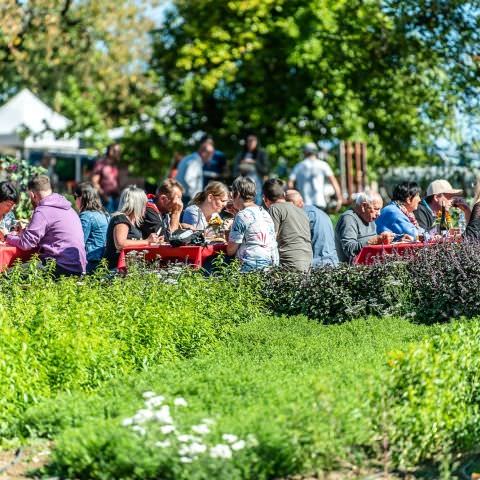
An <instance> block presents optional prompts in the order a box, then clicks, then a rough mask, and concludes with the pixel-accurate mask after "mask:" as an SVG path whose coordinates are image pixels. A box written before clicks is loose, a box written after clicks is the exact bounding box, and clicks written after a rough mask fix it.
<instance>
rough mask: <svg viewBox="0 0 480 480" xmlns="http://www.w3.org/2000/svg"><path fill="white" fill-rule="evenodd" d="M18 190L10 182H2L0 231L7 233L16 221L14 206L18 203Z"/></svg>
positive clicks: (0, 191)
mask: <svg viewBox="0 0 480 480" xmlns="http://www.w3.org/2000/svg"><path fill="white" fill-rule="evenodd" d="M18 199H19V196H18V191H17V189H16V188H15V186H14V185H13V183H10V182H0V233H2V234H3V235H6V234H7V233H8V232H10V230H11V229H12V227H13V226H14V223H15V215H14V214H13V212H12V208H13V207H14V206H15V205H16V204H17V203H18Z"/></svg>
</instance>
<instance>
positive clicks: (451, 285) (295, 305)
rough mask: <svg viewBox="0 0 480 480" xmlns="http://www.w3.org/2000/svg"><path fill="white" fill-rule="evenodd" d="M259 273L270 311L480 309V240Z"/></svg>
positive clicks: (432, 315)
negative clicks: (360, 261)
mask: <svg viewBox="0 0 480 480" xmlns="http://www.w3.org/2000/svg"><path fill="white" fill-rule="evenodd" d="M260 278H261V281H262V282H263V290H264V292H266V297H267V299H268V306H269V307H270V309H271V310H272V311H274V312H276V313H280V314H284V313H285V314H289V315H296V314H305V315H307V316H308V317H309V318H313V319H317V320H319V321H321V322H323V323H337V322H342V321H346V320H352V319H354V318H358V317H364V316H368V315H379V316H382V315H402V316H407V317H412V318H415V319H416V320H417V321H421V322H424V323H435V322H439V321H446V320H448V319H451V318H456V317H458V316H466V317H469V318H471V317H473V316H475V315H477V314H478V312H479V311H480V297H479V296H478V295H477V291H476V290H477V285H478V284H479V283H480V244H478V243H473V242H464V243H445V244H437V245H433V246H428V247H426V248H423V249H419V250H418V251H417V252H416V253H415V255H413V256H411V257H410V258H408V259H406V258H402V257H396V256H390V257H387V258H385V259H384V261H383V262H379V263H376V264H374V265H371V266H362V265H358V266H355V265H346V264H343V265H340V266H339V267H337V268H329V267H324V268H320V269H315V270H312V271H311V272H309V273H307V274H302V273H298V272H291V271H285V270H282V269H276V270H270V271H268V272H267V273H264V274H260Z"/></svg>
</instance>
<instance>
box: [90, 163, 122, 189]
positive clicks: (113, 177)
mask: <svg viewBox="0 0 480 480" xmlns="http://www.w3.org/2000/svg"><path fill="white" fill-rule="evenodd" d="M93 174H94V175H100V187H101V188H102V190H103V191H104V193H105V194H106V195H111V194H112V193H117V192H118V167H117V166H116V165H111V164H109V163H107V162H106V161H105V159H102V160H99V161H98V162H97V163H96V164H95V168H94V169H93Z"/></svg>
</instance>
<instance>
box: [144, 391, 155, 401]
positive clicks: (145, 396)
mask: <svg viewBox="0 0 480 480" xmlns="http://www.w3.org/2000/svg"><path fill="white" fill-rule="evenodd" d="M155 395H156V393H155V392H143V398H144V399H145V400H148V399H149V398H152V397H154V396H155Z"/></svg>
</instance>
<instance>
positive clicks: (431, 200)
mask: <svg viewBox="0 0 480 480" xmlns="http://www.w3.org/2000/svg"><path fill="white" fill-rule="evenodd" d="M462 193H463V191H462V190H458V189H454V188H453V187H452V186H451V185H450V182H448V181H447V180H434V181H433V182H432V183H431V184H430V185H429V186H428V188H427V195H426V196H425V198H424V199H423V200H422V201H421V202H420V204H419V205H418V208H417V210H415V211H414V212H413V213H414V215H415V218H416V219H417V222H418V224H419V226H420V227H421V228H423V229H425V230H426V231H427V232H428V231H429V230H431V229H432V228H433V227H434V226H435V221H436V219H437V214H438V212H439V211H441V209H442V207H443V206H444V207H445V209H446V210H447V211H448V210H449V209H450V208H451V207H452V206H455V207H457V208H459V209H460V210H463V212H464V213H465V219H466V220H467V222H468V219H469V218H470V213H471V212H470V207H469V206H468V205H467V203H466V202H465V200H463V198H460V197H461V195H462Z"/></svg>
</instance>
